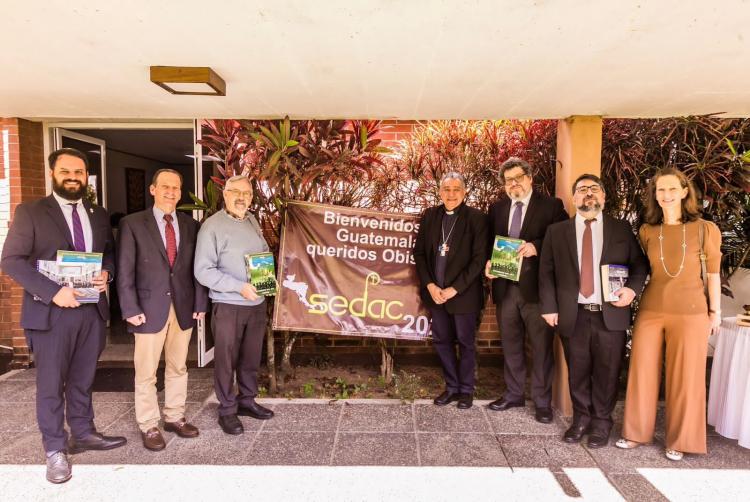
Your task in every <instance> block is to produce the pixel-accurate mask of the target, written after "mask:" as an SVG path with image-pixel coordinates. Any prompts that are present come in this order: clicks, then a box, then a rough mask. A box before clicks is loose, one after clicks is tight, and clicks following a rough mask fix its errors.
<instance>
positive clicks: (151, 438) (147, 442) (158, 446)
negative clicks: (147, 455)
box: [141, 427, 167, 451]
mask: <svg viewBox="0 0 750 502" xmlns="http://www.w3.org/2000/svg"><path fill="white" fill-rule="evenodd" d="M141 438H143V446H145V447H146V448H147V449H149V450H151V451H160V450H163V449H164V448H166V447H167V443H166V442H165V441H164V436H162V435H161V431H160V430H159V428H158V427H151V428H150V429H149V430H147V431H146V432H141Z"/></svg>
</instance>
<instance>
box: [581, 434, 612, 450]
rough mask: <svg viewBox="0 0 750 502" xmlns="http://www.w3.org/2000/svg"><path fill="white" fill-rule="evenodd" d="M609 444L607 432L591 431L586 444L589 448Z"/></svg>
mask: <svg viewBox="0 0 750 502" xmlns="http://www.w3.org/2000/svg"><path fill="white" fill-rule="evenodd" d="M608 444H609V432H604V431H591V432H589V440H588V442H587V443H586V446H588V447H589V448H602V447H604V446H607V445H608Z"/></svg>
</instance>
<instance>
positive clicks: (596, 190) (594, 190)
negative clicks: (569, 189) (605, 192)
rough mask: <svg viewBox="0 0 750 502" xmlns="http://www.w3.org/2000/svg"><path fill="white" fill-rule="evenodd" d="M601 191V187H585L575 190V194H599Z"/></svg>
mask: <svg viewBox="0 0 750 502" xmlns="http://www.w3.org/2000/svg"><path fill="white" fill-rule="evenodd" d="M601 191H602V187H600V186H599V185H586V186H580V187H578V188H576V193H577V194H581V195H585V194H586V192H591V193H600V192H601Z"/></svg>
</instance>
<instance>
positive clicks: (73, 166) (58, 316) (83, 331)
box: [0, 148, 126, 483]
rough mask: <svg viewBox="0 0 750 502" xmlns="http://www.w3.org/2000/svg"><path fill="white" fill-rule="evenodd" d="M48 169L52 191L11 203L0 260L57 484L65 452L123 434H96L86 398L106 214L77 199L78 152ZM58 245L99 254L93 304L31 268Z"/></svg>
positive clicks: (118, 442) (108, 273) (59, 155)
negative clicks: (17, 313) (27, 351)
mask: <svg viewBox="0 0 750 502" xmlns="http://www.w3.org/2000/svg"><path fill="white" fill-rule="evenodd" d="M49 167H50V170H51V178H52V194H51V195H49V196H47V197H44V198H43V199H40V200H37V201H34V202H27V203H23V204H21V205H19V206H18V208H16V212H15V214H14V216H13V223H12V225H11V227H10V230H9V231H8V236H7V238H6V240H5V246H4V248H3V253H2V262H0V266H1V267H2V269H3V270H4V271H5V273H6V274H8V275H9V276H10V277H12V278H13V279H14V280H15V281H16V282H18V283H19V284H20V285H21V286H22V287H23V289H24V297H23V306H22V307H21V327H22V328H24V332H25V335H26V340H27V341H28V344H29V347H30V348H31V351H32V353H33V354H34V364H35V365H36V368H37V374H36V415H37V422H38V424H39V430H40V431H41V433H42V442H43V444H44V449H45V451H46V453H47V480H49V481H50V482H52V483H64V482H65V481H67V480H68V479H70V477H71V469H70V464H69V462H68V458H67V452H68V451H69V452H70V453H77V452H81V451H85V450H108V449H111V448H117V447H118V446H122V445H123V444H125V442H126V440H125V438H124V437H107V436H102V435H101V434H99V433H98V432H96V428H95V426H94V408H93V406H92V403H91V388H92V386H93V384H94V375H95V373H96V362H97V360H98V359H99V355H100V354H101V352H102V350H103V349H104V343H105V333H104V329H105V327H104V323H105V321H106V320H108V319H109V304H108V303H107V296H106V295H105V294H101V293H103V292H104V291H105V290H106V287H107V283H108V282H110V281H111V280H112V278H113V275H114V270H115V256H114V242H113V239H112V229H111V228H110V225H109V216H108V215H107V211H106V210H105V209H103V208H101V207H99V206H94V205H92V204H90V203H89V202H88V201H87V200H86V198H85V196H86V189H87V187H88V161H87V159H86V156H85V155H84V154H83V153H81V152H80V151H78V150H74V149H72V148H63V149H60V150H56V151H54V152H52V153H51V154H50V156H49ZM58 250H68V251H83V252H96V253H103V258H102V272H101V274H100V275H99V276H98V277H96V278H95V279H94V284H95V285H96V287H97V288H98V289H99V292H100V296H99V302H98V303H95V304H94V303H86V304H81V303H80V302H79V301H78V299H77V298H78V297H79V296H81V294H80V293H79V292H77V291H75V290H74V289H73V288H70V287H67V286H59V285H58V284H56V283H55V282H53V281H52V280H50V279H48V278H47V277H46V276H44V275H42V274H41V273H40V272H39V271H38V270H37V261H38V260H55V259H56V257H57V251H58ZM64 419H67V422H68V426H69V427H70V432H71V438H70V441H68V432H67V431H66V430H65V427H64Z"/></svg>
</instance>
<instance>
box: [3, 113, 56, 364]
mask: <svg viewBox="0 0 750 502" xmlns="http://www.w3.org/2000/svg"><path fill="white" fill-rule="evenodd" d="M6 161H7V164H6ZM6 171H7V173H8V174H9V178H8V181H9V194H7V195H6V194H5V193H2V194H0V197H2V200H0V205H2V206H3V207H2V208H1V209H0V244H3V243H4V241H5V236H6V234H7V230H8V227H9V226H10V221H9V220H12V215H13V214H14V212H15V209H16V206H18V204H20V203H21V202H26V201H29V200H34V199H38V198H40V197H43V196H44V195H45V194H46V187H45V180H44V145H43V139H42V124H41V123H40V122H30V121H28V120H22V119H16V118H0V172H2V173H3V174H2V176H3V177H4V176H5V173H6ZM3 181H4V179H3ZM6 207H7V208H8V209H9V211H8V212H4V209H5V208H6ZM22 297H23V289H22V288H21V287H20V286H18V285H17V284H16V283H15V282H13V281H12V280H11V279H10V278H9V277H8V276H6V275H5V274H3V273H2V272H0V344H2V345H10V346H12V347H13V352H14V365H15V366H17V367H23V366H27V365H28V364H29V349H28V347H27V345H26V339H25V338H24V335H23V330H22V329H21V327H20V325H19V323H20V318H21V299H22Z"/></svg>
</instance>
